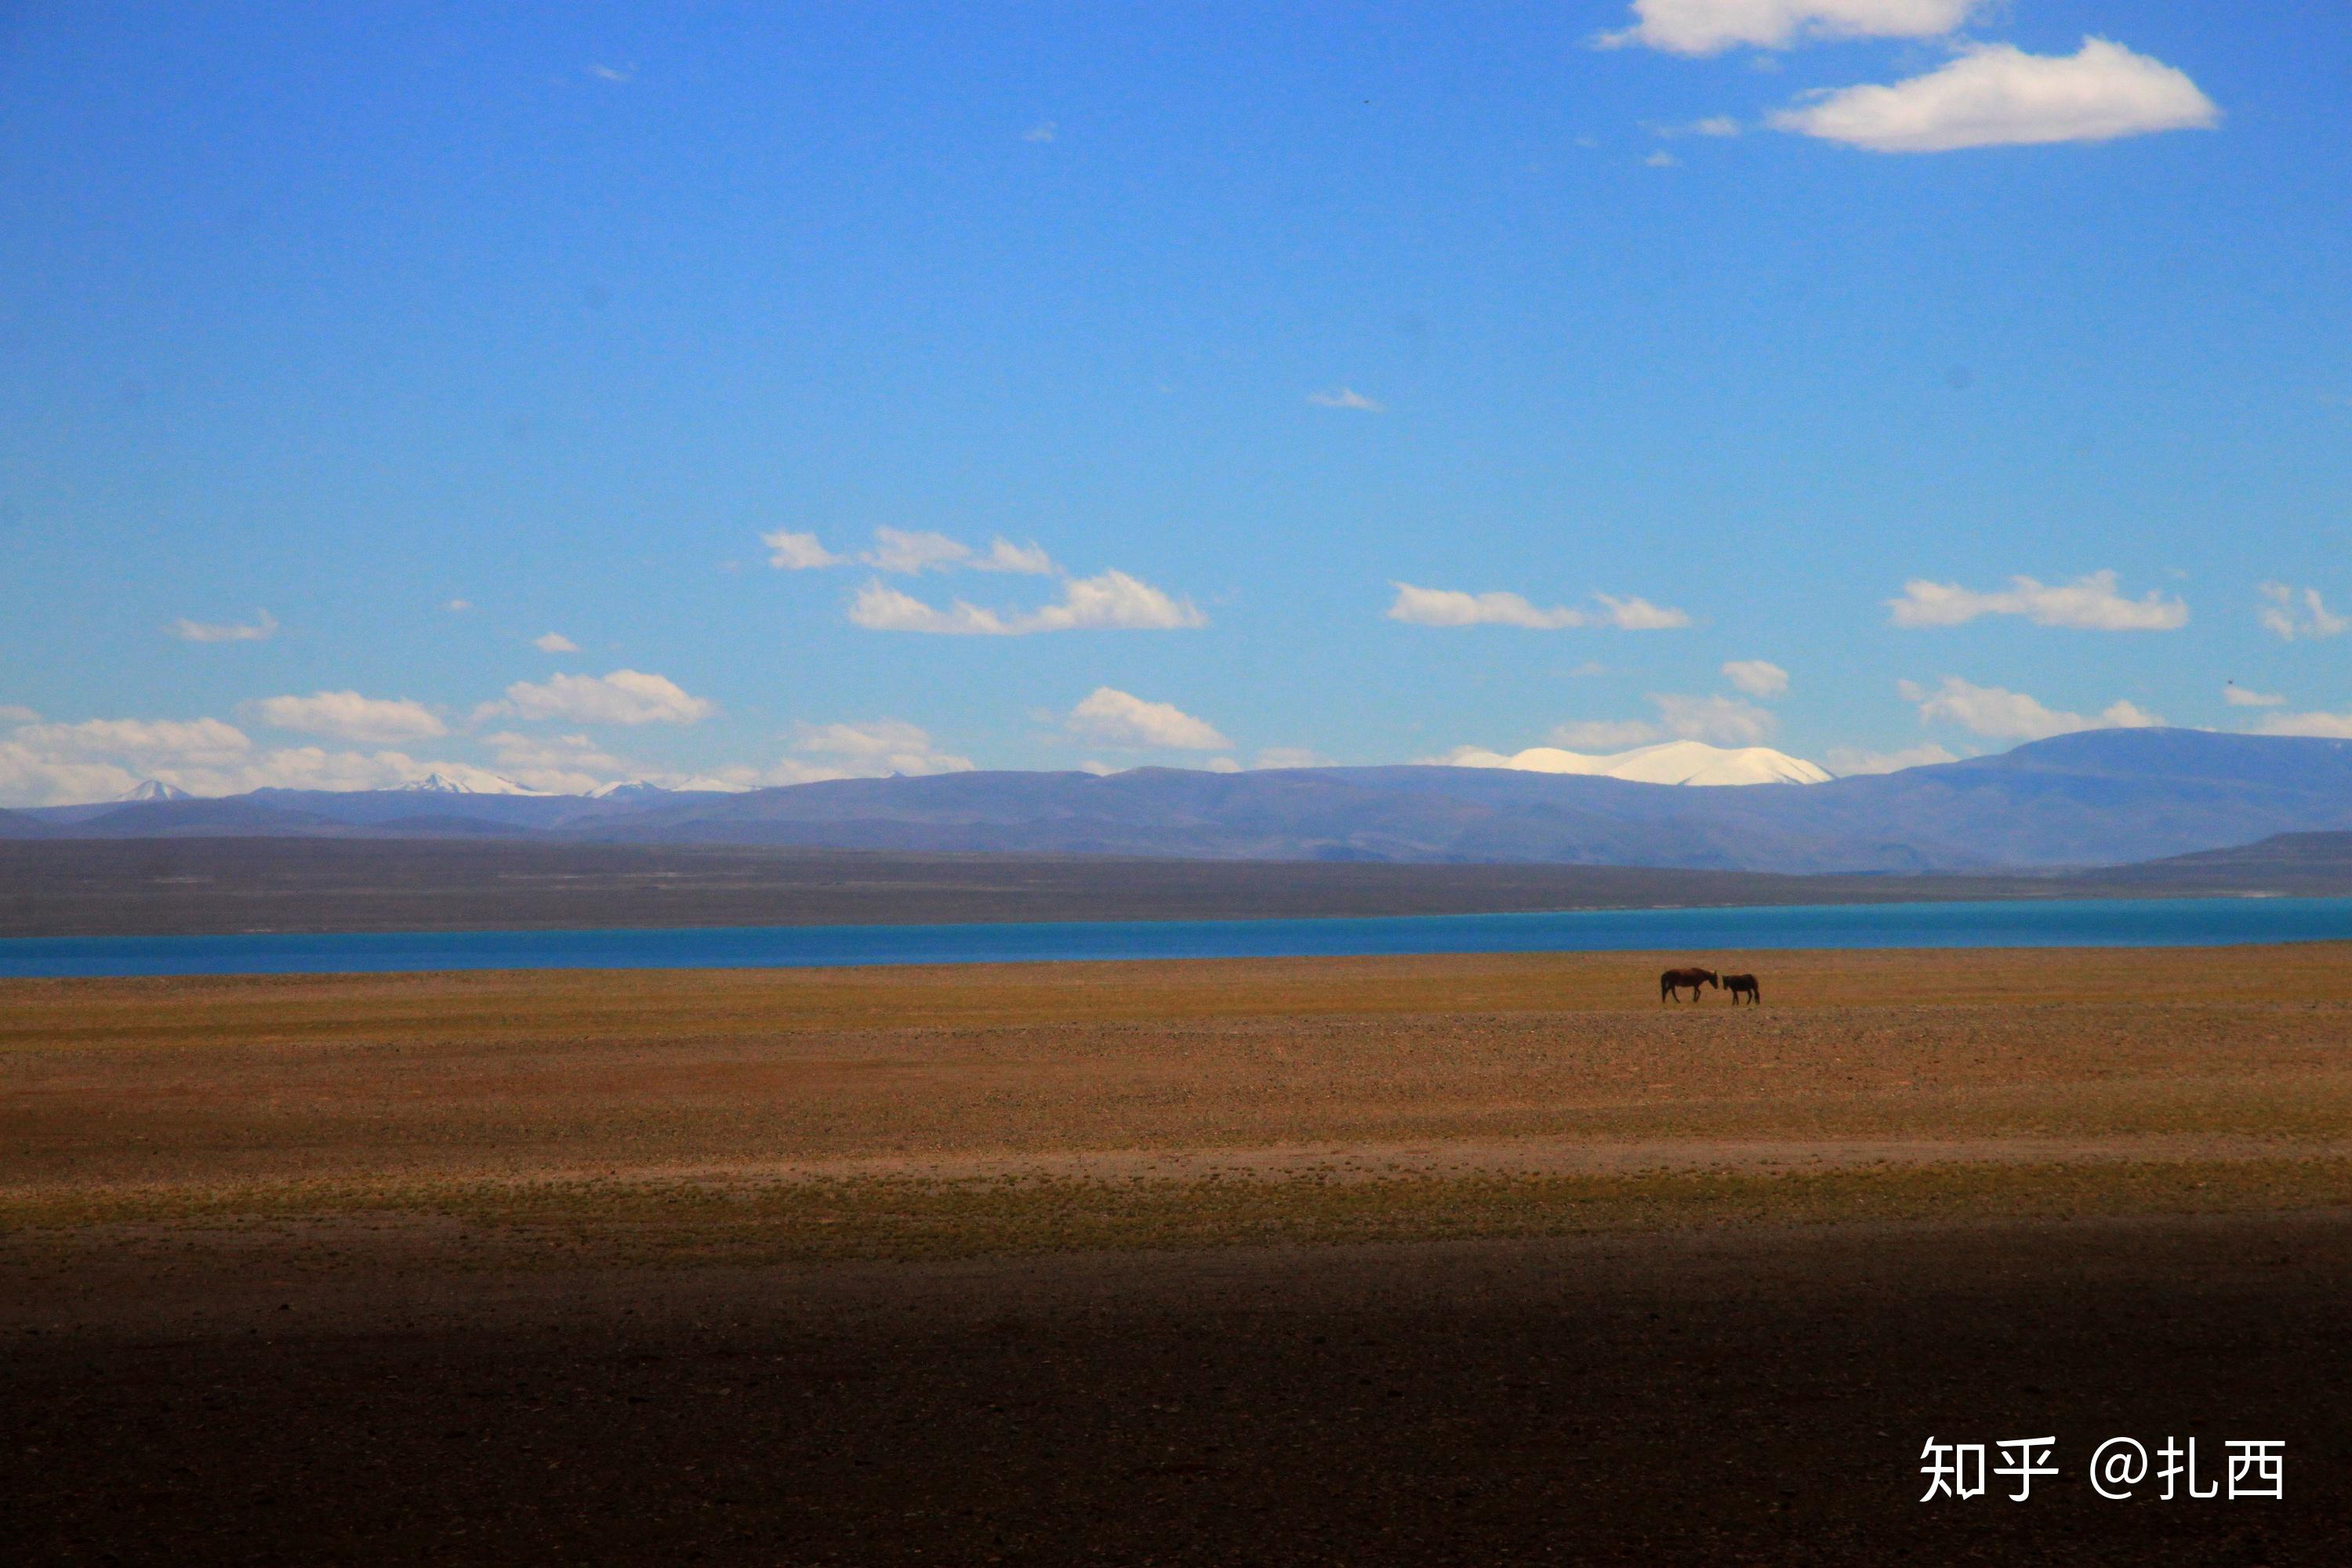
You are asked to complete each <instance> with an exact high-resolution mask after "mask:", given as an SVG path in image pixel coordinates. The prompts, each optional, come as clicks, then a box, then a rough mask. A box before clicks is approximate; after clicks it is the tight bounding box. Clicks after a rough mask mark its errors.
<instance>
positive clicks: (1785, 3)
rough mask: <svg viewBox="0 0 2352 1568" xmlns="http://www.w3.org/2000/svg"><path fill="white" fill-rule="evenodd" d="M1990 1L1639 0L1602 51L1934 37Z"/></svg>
mask: <svg viewBox="0 0 2352 1568" xmlns="http://www.w3.org/2000/svg"><path fill="white" fill-rule="evenodd" d="M1985 4H1986V0H1633V17H1634V21H1633V26H1630V27H1627V28H1626V29H1624V30H1623V31H1622V32H1618V33H1604V34H1602V35H1601V37H1600V38H1599V39H1598V40H1597V41H1598V42H1599V43H1600V44H1601V45H1602V46H1603V47H1612V48H1613V47H1622V46H1623V45H1626V44H1643V45H1646V46H1648V47H1651V48H1654V49H1664V50H1665V51H1667V52H1668V53H1670V54H1677V55H1713V54H1720V53H1722V52H1723V51H1724V50H1725V49H1728V48H1731V47H1735V46H1738V45H1741V44H1747V45H1751V46H1753V47H1757V48H1763V49H1785V48H1788V47H1790V46H1792V45H1794V44H1797V43H1801V42H1804V41H1806V40H1809V39H1815V38H1936V37H1943V36H1944V35H1945V34H1947V33H1948V32H1951V31H1952V30H1953V29H1954V28H1956V27H1958V26H1959V25H1960V24H1961V23H1963V22H1965V21H1967V20H1968V19H1969V16H1970V15H1971V14H1973V13H1974V12H1976V11H1978V10H1979V9H1982V8H1983V7H1984V5H1985Z"/></svg>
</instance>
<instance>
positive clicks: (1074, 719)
mask: <svg viewBox="0 0 2352 1568" xmlns="http://www.w3.org/2000/svg"><path fill="white" fill-rule="evenodd" d="M1062 722H1063V726H1064V727H1065V728H1066V729H1067V730H1068V731H1070V733H1072V734H1073V735H1076V736H1079V737H1081V738H1082V739H1085V740H1088V741H1093V742H1097V743H1098V744H1101V745H1106V746H1133V747H1137V748H1139V749H1143V750H1154V751H1175V752H1222V751H1224V750H1226V749H1227V748H1229V747H1231V746H1232V745H1233V742H1231V741H1228V740H1226V739H1225V738H1224V736H1223V735H1221V734H1219V733H1218V732H1217V727H1216V726H1215V725H1213V724H1212V723H1210V722H1209V721H1207V720H1205V719H1195V718H1194V717H1192V714H1190V713H1187V712H1185V711H1184V710H1182V709H1181V708H1179V707H1177V706H1176V705H1175V704H1174V703H1172V702H1147V701H1145V700H1143V699H1142V698H1140V697H1137V696H1134V695H1132V694H1131V693H1129V692H1125V691H1120V690H1118V689H1116V688H1114V687H1108V686H1097V687H1096V688H1095V689H1094V690H1093V691H1092V692H1090V693H1089V694H1088V695H1087V698H1086V699H1085V700H1083V701H1081V702H1080V703H1079V704H1078V705H1077V706H1076V707H1075V708H1073V709H1071V710H1070V712H1069V716H1068V717H1067V718H1066V719H1065V720H1063V721H1062Z"/></svg>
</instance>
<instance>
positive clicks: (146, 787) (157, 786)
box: [114, 779, 196, 801]
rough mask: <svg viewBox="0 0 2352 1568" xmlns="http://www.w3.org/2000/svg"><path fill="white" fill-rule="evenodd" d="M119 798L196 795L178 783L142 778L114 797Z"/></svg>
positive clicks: (174, 798) (186, 796) (192, 798)
mask: <svg viewBox="0 0 2352 1568" xmlns="http://www.w3.org/2000/svg"><path fill="white" fill-rule="evenodd" d="M114 798H115V799H117V800H126V801H130V800H194V799H195V798H196V797H195V796H194V795H190V794H189V793H188V792H187V791H186V790H184V789H182V788H180V787H179V786H178V785H176V784H165V783H164V782H163V780H162V779H141V780H140V781H139V782H138V783H137V784H133V785H131V787H130V788H129V789H127V790H124V791H123V792H122V793H121V795H116V796H115V797H114Z"/></svg>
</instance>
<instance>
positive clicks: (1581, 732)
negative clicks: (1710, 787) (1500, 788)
mask: <svg viewBox="0 0 2352 1568" xmlns="http://www.w3.org/2000/svg"><path fill="white" fill-rule="evenodd" d="M1665 738H1666V732H1665V731H1664V730H1661V729H1659V728H1658V727H1657V726H1656V725H1655V724H1653V723H1650V722H1648V721H1646V720H1642V719H1594V720H1588V721H1582V722H1579V723H1570V724H1557V725H1554V726H1553V727H1552V731H1551V734H1550V736H1549V739H1550V740H1551V741H1552V742H1554V743H1555V744H1557V745H1561V746H1566V747H1567V748H1568V749H1569V750H1570V751H1571V752H1622V751H1623V750H1625V749H1626V748H1627V747H1628V746H1646V745H1648V744H1650V742H1653V741H1663V740H1664V739H1665ZM1474 749H1475V748H1474Z"/></svg>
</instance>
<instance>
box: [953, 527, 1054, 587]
mask: <svg viewBox="0 0 2352 1568" xmlns="http://www.w3.org/2000/svg"><path fill="white" fill-rule="evenodd" d="M965 564H966V565H968V566H970V567H971V569H972V570H973V571H975V572H1013V573H1017V574H1020V575H1022V576H1024V577H1050V576H1052V575H1053V574H1055V572H1057V571H1059V570H1060V568H1059V567H1057V566H1055V564H1054V558H1053V557H1052V556H1050V555H1048V554H1046V553H1045V550H1044V548H1043V547H1041V546H1040V545H1038V544H1036V543H1034V542H1031V543H1028V544H1015V543H1013V542H1012V541H1011V540H1009V539H1006V538H1004V537H1003V536H1002V535H999V536H998V537H997V538H995V539H992V540H990V541H989V542H988V553H987V554H985V555H975V556H973V557H972V558H971V560H969V561H967V562H966V563H965Z"/></svg>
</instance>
